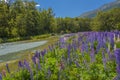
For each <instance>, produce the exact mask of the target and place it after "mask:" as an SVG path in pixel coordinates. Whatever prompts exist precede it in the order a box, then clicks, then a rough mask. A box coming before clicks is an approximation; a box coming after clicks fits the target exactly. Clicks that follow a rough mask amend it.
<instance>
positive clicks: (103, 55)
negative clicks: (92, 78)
mask: <svg viewBox="0 0 120 80" xmlns="http://www.w3.org/2000/svg"><path fill="white" fill-rule="evenodd" d="M102 60H103V65H104V69H106V62H107V61H106V58H105V53H104V50H103V51H102Z"/></svg>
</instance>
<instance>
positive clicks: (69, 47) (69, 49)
mask: <svg viewBox="0 0 120 80" xmlns="http://www.w3.org/2000/svg"><path fill="white" fill-rule="evenodd" d="M70 51H71V45H70V44H69V45H68V59H70Z"/></svg>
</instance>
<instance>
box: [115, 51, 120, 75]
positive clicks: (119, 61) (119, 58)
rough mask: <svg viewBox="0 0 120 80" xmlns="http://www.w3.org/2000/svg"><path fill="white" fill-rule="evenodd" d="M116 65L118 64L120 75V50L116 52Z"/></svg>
mask: <svg viewBox="0 0 120 80" xmlns="http://www.w3.org/2000/svg"><path fill="white" fill-rule="evenodd" d="M114 54H115V57H116V63H117V70H118V71H117V73H118V74H119V75H120V49H116V50H115V52H114Z"/></svg>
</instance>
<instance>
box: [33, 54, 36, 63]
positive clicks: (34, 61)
mask: <svg viewBox="0 0 120 80" xmlns="http://www.w3.org/2000/svg"><path fill="white" fill-rule="evenodd" d="M32 61H33V63H34V64H36V60H35V56H33V57H32Z"/></svg>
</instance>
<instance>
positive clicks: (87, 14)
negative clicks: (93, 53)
mask: <svg viewBox="0 0 120 80" xmlns="http://www.w3.org/2000/svg"><path fill="white" fill-rule="evenodd" d="M112 8H120V0H117V1H114V2H110V3H107V4H104V5H103V6H101V7H100V8H98V9H96V10H93V11H88V12H85V13H83V14H81V15H80V16H79V17H88V18H92V17H95V16H96V14H97V13H98V12H99V11H107V10H110V9H112Z"/></svg>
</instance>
